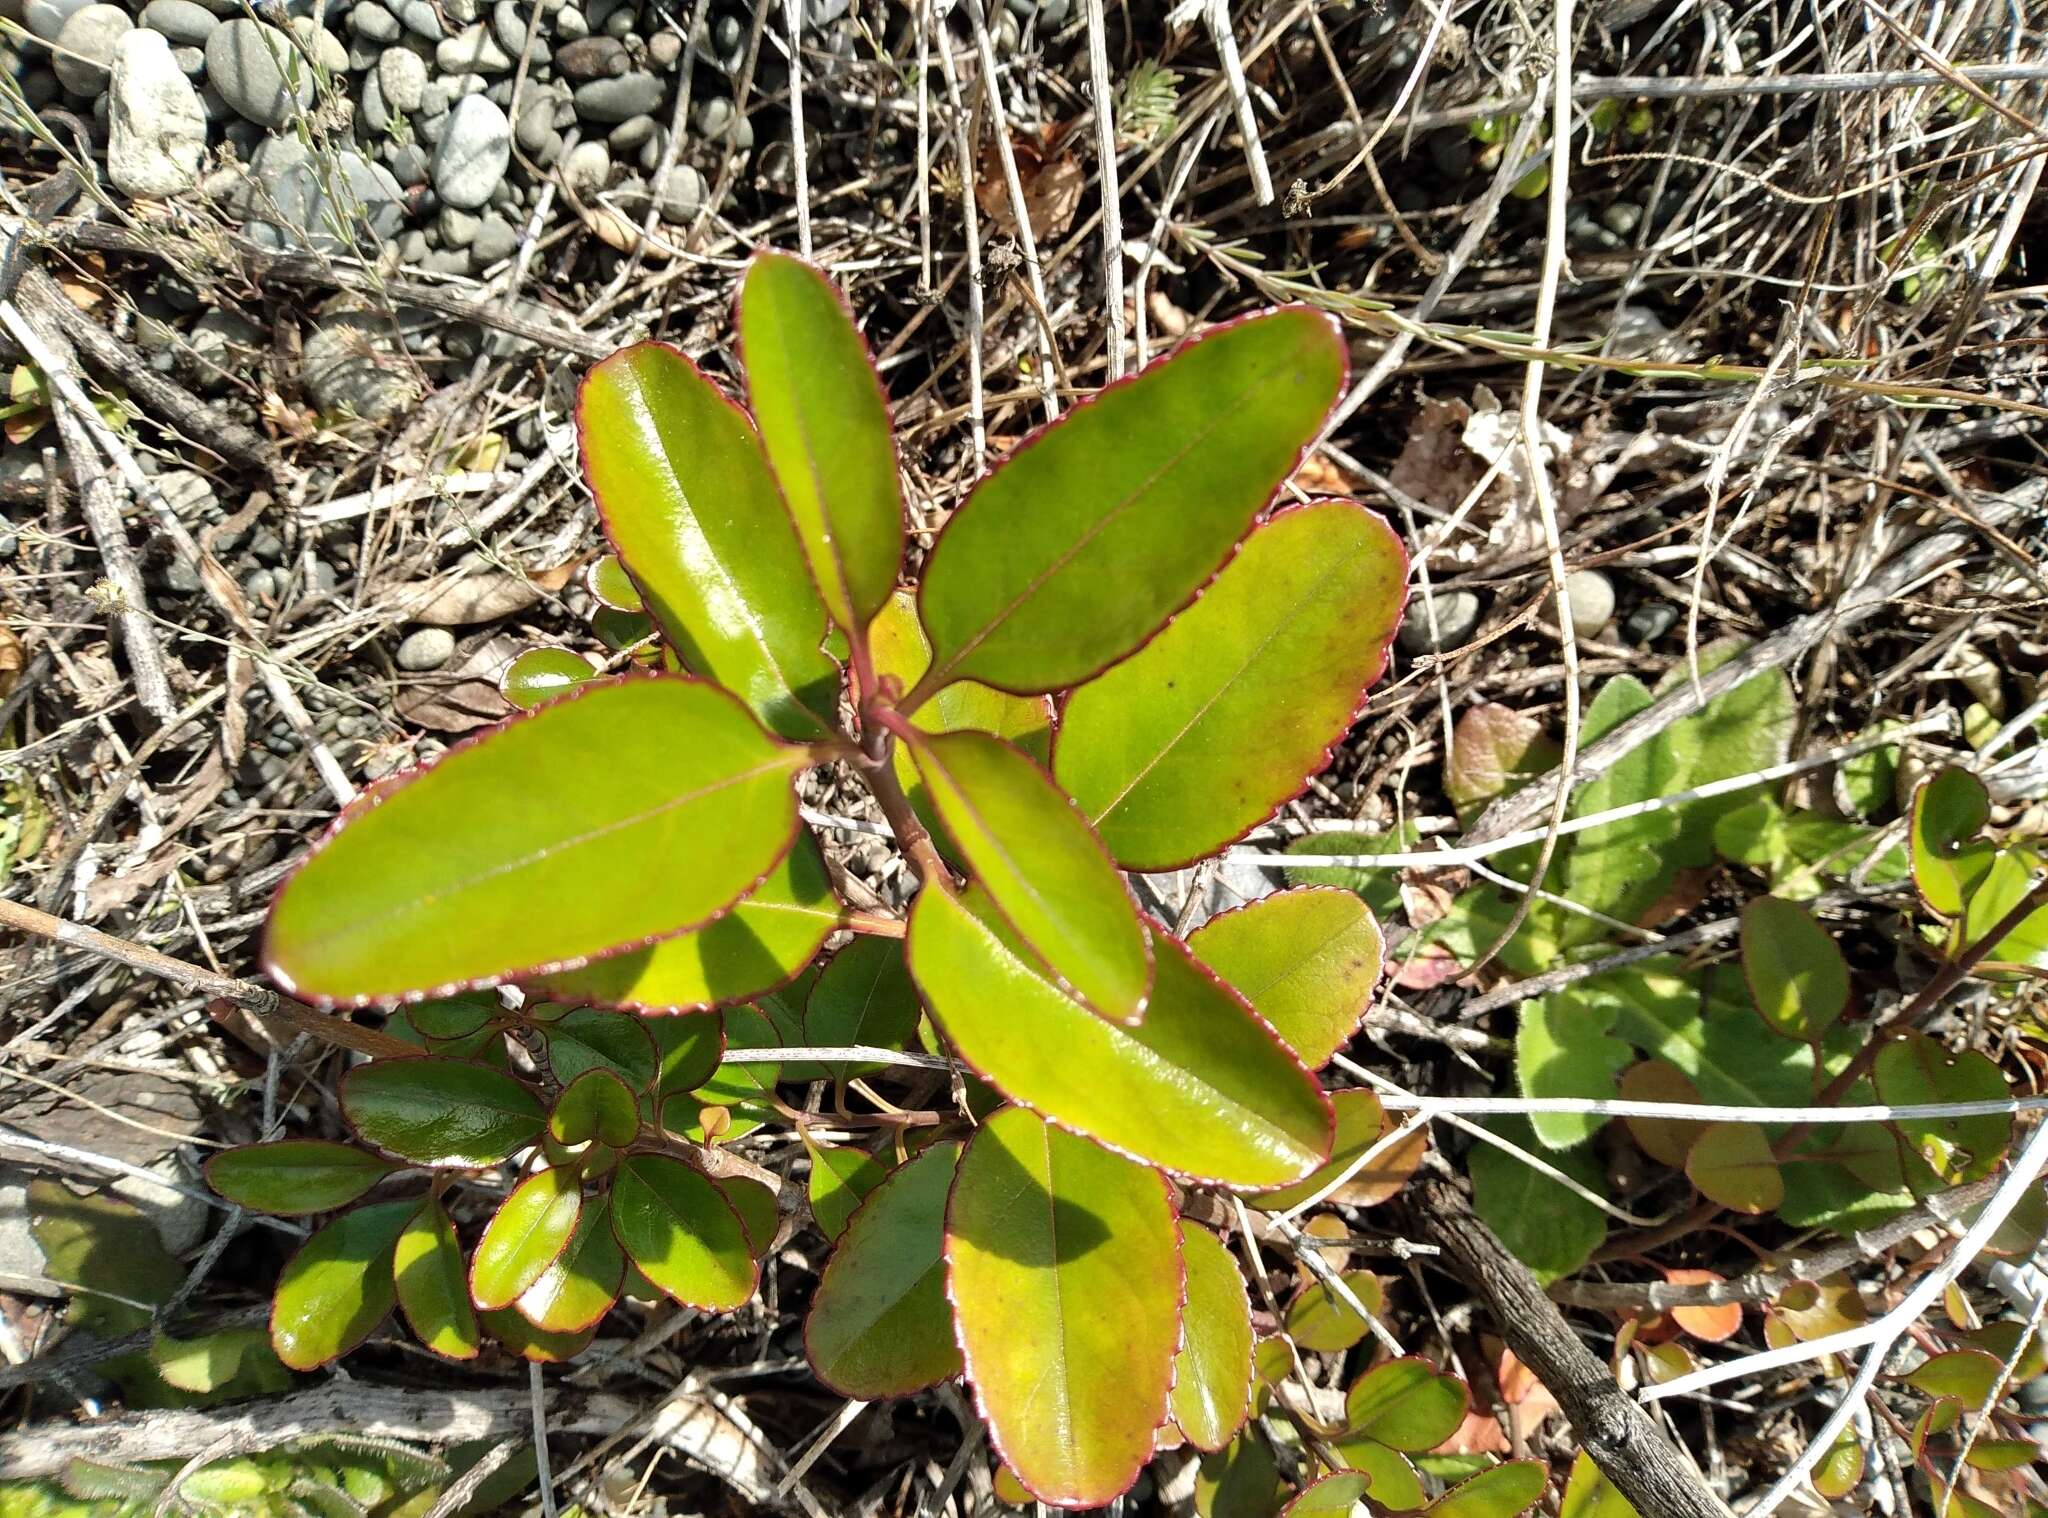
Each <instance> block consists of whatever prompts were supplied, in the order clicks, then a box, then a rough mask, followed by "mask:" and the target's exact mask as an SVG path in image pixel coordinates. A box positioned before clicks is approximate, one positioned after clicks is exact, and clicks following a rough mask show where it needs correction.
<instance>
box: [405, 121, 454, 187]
mask: <svg viewBox="0 0 2048 1518" xmlns="http://www.w3.org/2000/svg"><path fill="white" fill-rule="evenodd" d="M448 116H449V113H448V112H447V111H420V112H418V113H416V114H415V115H414V116H413V119H412V131H413V135H414V136H415V137H417V138H419V140H420V141H421V142H424V143H425V144H426V145H427V146H428V147H430V148H438V147H439V146H440V145H441V139H442V138H443V137H445V136H447V135H448ZM428 172H430V173H431V172H432V170H431V169H429V171H428Z"/></svg>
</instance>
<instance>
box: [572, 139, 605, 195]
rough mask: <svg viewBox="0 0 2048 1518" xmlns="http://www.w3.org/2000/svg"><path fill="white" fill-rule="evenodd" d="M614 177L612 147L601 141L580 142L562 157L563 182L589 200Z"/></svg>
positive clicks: (576, 193)
mask: <svg viewBox="0 0 2048 1518" xmlns="http://www.w3.org/2000/svg"><path fill="white" fill-rule="evenodd" d="M611 177H612V154H611V149H610V148H608V147H606V146H605V144H604V143H603V142H601V141H599V142H579V143H577V144H576V146H575V147H573V148H571V149H569V151H568V153H567V154H566V155H564V157H563V159H562V183H563V184H564V185H566V186H567V187H568V188H569V190H570V191H571V192H572V193H573V194H575V195H576V196H577V197H579V198H580V199H584V200H588V199H589V198H590V197H591V196H592V195H594V194H595V193H596V192H597V191H599V190H602V189H603V188H604V187H605V185H606V184H607V183H608V182H609V181H610V180H611Z"/></svg>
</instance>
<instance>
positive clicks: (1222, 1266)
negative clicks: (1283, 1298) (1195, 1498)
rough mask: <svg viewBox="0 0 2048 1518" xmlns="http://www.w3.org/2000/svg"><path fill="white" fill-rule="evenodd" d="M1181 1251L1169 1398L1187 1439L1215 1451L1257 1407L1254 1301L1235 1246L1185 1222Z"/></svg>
mask: <svg viewBox="0 0 2048 1518" xmlns="http://www.w3.org/2000/svg"><path fill="white" fill-rule="evenodd" d="M1180 1258H1181V1265H1182V1268H1183V1271H1184V1273H1185V1275H1186V1278H1187V1286H1186V1296H1187V1300H1186V1302H1185V1303H1184V1304H1183V1305H1182V1307H1181V1330H1180V1351H1179V1353H1178V1354H1177V1355H1176V1356H1175V1357H1174V1362H1173V1392H1172V1396H1171V1398H1170V1400H1169V1404H1168V1405H1169V1407H1170V1408H1171V1410H1172V1413H1173V1421H1174V1424H1175V1426H1176V1427H1178V1428H1179V1429H1180V1431H1181V1434H1182V1436H1183V1437H1185V1438H1186V1439H1187V1441H1188V1443H1189V1444H1191V1445H1193V1446H1194V1447H1195V1448H1196V1449H1198V1450H1204V1451H1207V1452H1211V1453H1213V1452H1214V1451H1216V1450H1220V1449H1222V1448H1223V1447H1224V1446H1225V1445H1226V1444H1228V1443H1229V1442H1230V1441H1231V1440H1232V1439H1233V1438H1235V1437H1236V1436H1237V1431H1238V1430H1239V1429H1241V1428H1243V1427H1244V1422H1245V1418H1246V1417H1247V1416H1248V1415H1249V1414H1250V1411H1251V1391H1252V1315H1251V1301H1250V1299H1249V1297H1247V1295H1246V1294H1245V1288H1244V1276H1243V1275H1242V1274H1240V1273H1239V1271H1238V1268H1237V1263H1236V1262H1235V1261H1234V1260H1232V1259H1231V1258H1230V1251H1229V1250H1227V1249H1225V1248H1224V1247H1223V1243H1222V1241H1221V1240H1219V1239H1218V1238H1217V1237H1216V1235H1215V1234H1213V1233H1211V1232H1209V1230H1208V1229H1206V1228H1203V1227H1200V1226H1199V1225H1197V1224H1194V1223H1189V1222H1186V1221H1183V1222H1182V1223H1181V1225H1180Z"/></svg>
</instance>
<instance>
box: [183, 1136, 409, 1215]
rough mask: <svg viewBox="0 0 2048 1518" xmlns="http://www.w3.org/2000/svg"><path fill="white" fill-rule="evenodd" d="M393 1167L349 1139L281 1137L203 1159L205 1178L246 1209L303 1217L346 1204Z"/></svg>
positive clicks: (218, 1190) (209, 1183)
mask: <svg viewBox="0 0 2048 1518" xmlns="http://www.w3.org/2000/svg"><path fill="white" fill-rule="evenodd" d="M392 1169H393V1166H392V1165H391V1162H390V1161H388V1160H383V1159H379V1158H378V1157H377V1156H376V1155H374V1154H366V1153H364V1152H363V1151H362V1150H360V1149H358V1148H356V1147H355V1146H354V1145H352V1144H334V1143H329V1142H328V1141H327V1140H325V1139H280V1140H278V1141H277V1142H276V1143H270V1144H244V1145H242V1146H241V1147H239V1148H236V1149H223V1150H222V1151H221V1152H220V1153H219V1154H216V1155H215V1156H214V1157H213V1158H212V1159H210V1160H208V1161H207V1162H206V1184H207V1185H209V1186H211V1187H212V1188H213V1189H214V1190H215V1191H217V1192H219V1193H220V1194H221V1195H222V1196H224V1197H226V1198H227V1199H228V1200H229V1201H230V1202H233V1203H234V1204H235V1205H236V1206H238V1207H246V1208H248V1209H249V1210H250V1211H251V1212H268V1213H272V1214H275V1215H276V1216H278V1217H302V1216H304V1215H306V1214H308V1213H314V1212H332V1211H333V1210H334V1209H335V1208H337V1207H346V1206H348V1204H349V1203H351V1202H353V1201H355V1200H356V1199H357V1198H358V1197H360V1196H361V1195H363V1193H364V1192H366V1191H368V1190H369V1189H370V1188H371V1187H372V1186H374V1185H376V1184H377V1183H378V1182H379V1181H381V1180H383V1179H384V1177H385V1176H387V1175H389V1174H391V1171H392Z"/></svg>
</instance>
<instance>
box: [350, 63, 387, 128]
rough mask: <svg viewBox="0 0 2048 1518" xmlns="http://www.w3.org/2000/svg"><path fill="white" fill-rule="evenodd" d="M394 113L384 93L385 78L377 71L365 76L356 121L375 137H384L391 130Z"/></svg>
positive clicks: (358, 101)
mask: <svg viewBox="0 0 2048 1518" xmlns="http://www.w3.org/2000/svg"><path fill="white" fill-rule="evenodd" d="M393 116H394V112H393V111H392V109H391V102H390V100H389V99H388V98H387V97H386V95H385V93H384V76H383V75H382V74H381V73H379V72H378V71H377V70H376V69H371V70H370V71H369V72H368V73H366V74H365V75H363V90H362V94H361V95H360V96H359V97H358V100H357V104H356V119H357V120H359V121H361V122H362V124H363V125H364V126H365V127H367V128H368V129H369V131H370V132H371V134H372V135H373V136H380V137H381V136H382V135H383V134H384V133H385V132H387V131H389V130H390V129H391V122H392V119H393Z"/></svg>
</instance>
